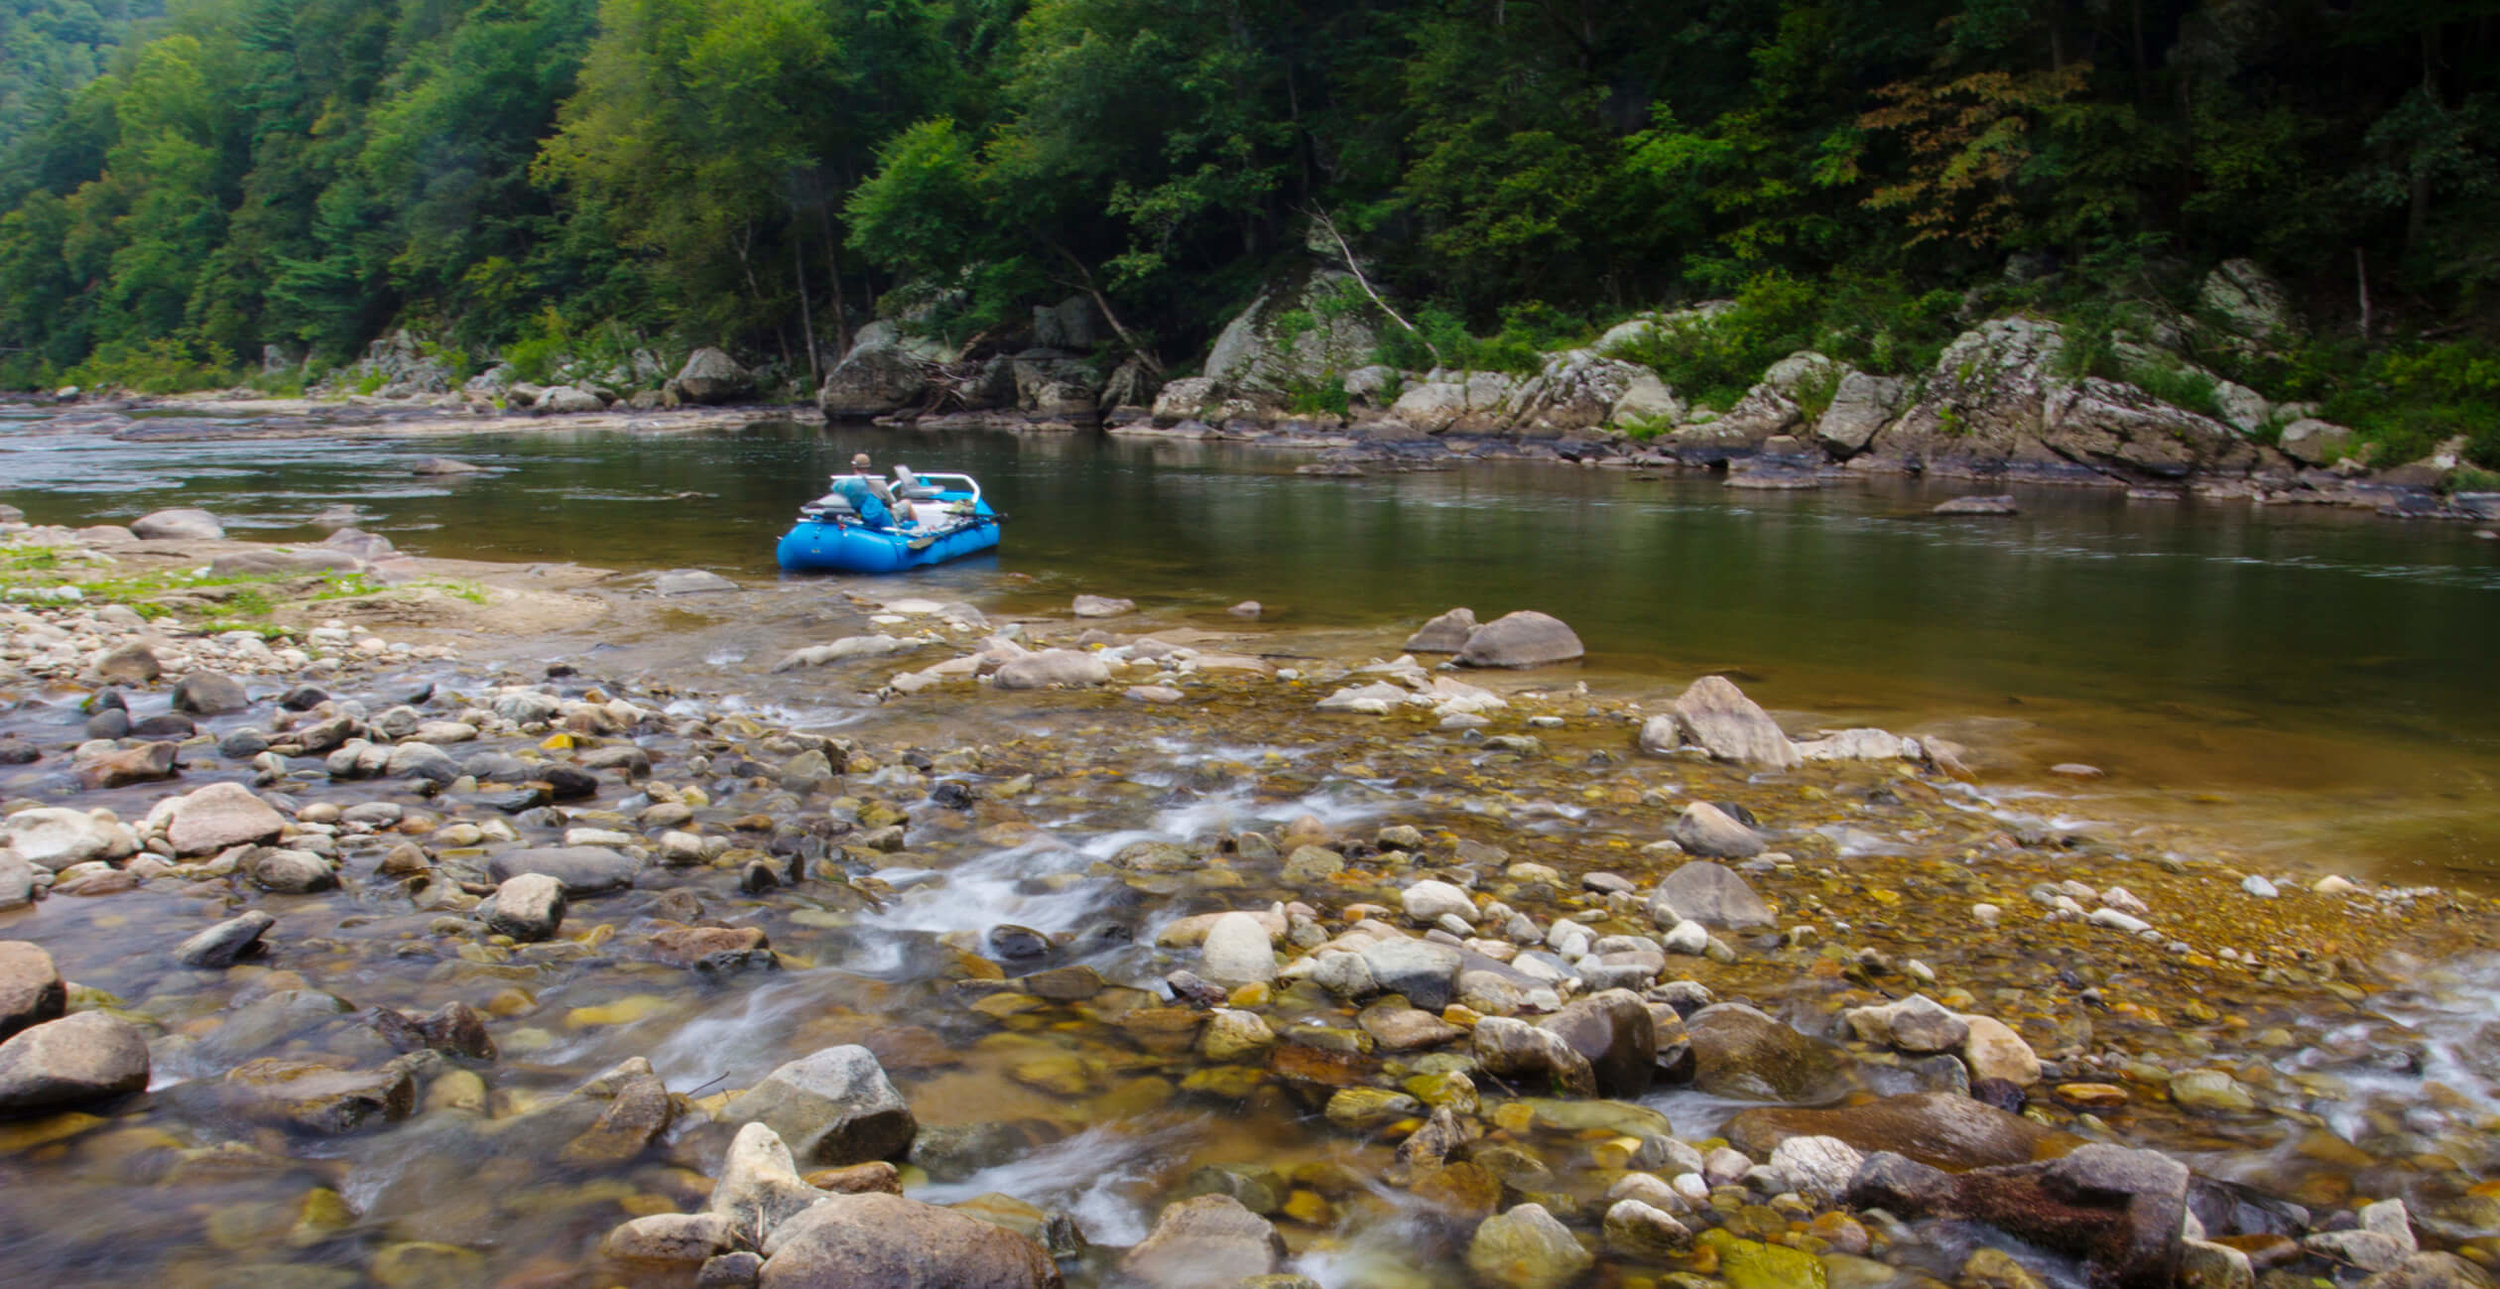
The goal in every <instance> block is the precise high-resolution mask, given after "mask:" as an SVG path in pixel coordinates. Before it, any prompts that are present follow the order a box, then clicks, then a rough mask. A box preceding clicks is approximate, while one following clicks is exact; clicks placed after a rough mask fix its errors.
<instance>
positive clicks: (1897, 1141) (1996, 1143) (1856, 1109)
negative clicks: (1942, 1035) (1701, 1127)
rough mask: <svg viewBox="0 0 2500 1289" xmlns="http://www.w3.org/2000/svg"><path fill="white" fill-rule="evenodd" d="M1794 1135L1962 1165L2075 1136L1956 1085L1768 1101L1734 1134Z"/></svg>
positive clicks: (1756, 1144) (1758, 1142)
mask: <svg viewBox="0 0 2500 1289" xmlns="http://www.w3.org/2000/svg"><path fill="white" fill-rule="evenodd" d="M1790 1137H1837V1138H1839V1139H1840V1140H1842V1141H1845V1142H1847V1143H1849V1144H1850V1145H1851V1146H1854V1147H1856V1148H1857V1149H1859V1150H1861V1151H1864V1152H1865V1153H1867V1154H1870V1155H1871V1154H1874V1153H1876V1152H1878V1151H1890V1152H1892V1153H1893V1154H1896V1155H1901V1156H1904V1157H1906V1158H1909V1159H1914V1160H1917V1161H1918V1162H1920V1163H1922V1164H1929V1165H1932V1166H1934V1167H1937V1168H1944V1169H1951V1170H1956V1171H1958V1170H1963V1169H1970V1168H1988V1167H1999V1166H2005V1165H2011V1164H2028V1163H2030V1162H2031V1161H2032V1160H2034V1159H2036V1158H2039V1157H2040V1156H2041V1155H2043V1154H2047V1153H2051V1152H2053V1151H2055V1150H2056V1149H2057V1148H2058V1147H2059V1146H2060V1145H2064V1144H2072V1143H2073V1142H2074V1140H2075V1138H2073V1137H2072V1136H2071V1135H2069V1134H2066V1133H2062V1132H2058V1131H2056V1130H2055V1129H2052V1128H2046V1127H2042V1126H2041V1125H2039V1124H2037V1123H2034V1122H2032V1121H2031V1120H2029V1119H2026V1118H2023V1117H2022V1116H2021V1115H2017V1114H2008V1113H2006V1112H2005V1111H2003V1110H1999V1109H1997V1108H1996V1107H1995V1106H1991V1105H1987V1104H1984V1103H1982V1102H1979V1101H1974V1100H1972V1099H1971V1098H1969V1097H1966V1096H1961V1095H1959V1094H1956V1093H1951V1092H1916V1093H1911V1094H1909V1095H1907V1096H1897V1097H1885V1098H1883V1099H1881V1100H1877V1101H1869V1102H1867V1103H1865V1104H1864V1105H1854V1106H1836V1107H1833V1108H1830V1109H1824V1110H1811V1109H1804V1108H1801V1107H1795V1106H1777V1107H1765V1108H1763V1109H1758V1110H1747V1111H1745V1112H1743V1113H1742V1114H1739V1115H1737V1116H1736V1117H1735V1118H1734V1119H1731V1120H1729V1121H1728V1125H1727V1139H1728V1141H1729V1142H1730V1143H1731V1144H1733V1145H1734V1146H1735V1147H1736V1148H1737V1149H1739V1150H1743V1151H1747V1152H1751V1153H1764V1154H1767V1153H1768V1152H1770V1151H1772V1150H1774V1149H1777V1148H1778V1146H1779V1144H1780V1143H1781V1142H1783V1141H1786V1140H1787V1139H1788V1138H1790Z"/></svg>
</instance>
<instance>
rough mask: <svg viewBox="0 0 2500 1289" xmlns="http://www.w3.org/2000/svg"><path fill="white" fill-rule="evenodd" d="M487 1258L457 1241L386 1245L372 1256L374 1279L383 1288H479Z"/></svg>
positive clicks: (483, 1277) (483, 1276)
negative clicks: (452, 1242)
mask: <svg viewBox="0 0 2500 1289" xmlns="http://www.w3.org/2000/svg"><path fill="white" fill-rule="evenodd" d="M485 1270H486V1259H485V1258H483V1257H480V1256H478V1255H477V1254H475V1253H472V1252H470V1251H469V1250H467V1249H464V1248H461V1247H460V1246H458V1245H456V1244H427V1243H410V1244H386V1245H383V1246H382V1250H381V1252H379V1253H376V1254H374V1255H373V1269H372V1274H373V1280H374V1283H376V1284H378V1285H381V1286H382V1289H476V1286H477V1285H479V1284H481V1283H483V1281H484V1279H485Z"/></svg>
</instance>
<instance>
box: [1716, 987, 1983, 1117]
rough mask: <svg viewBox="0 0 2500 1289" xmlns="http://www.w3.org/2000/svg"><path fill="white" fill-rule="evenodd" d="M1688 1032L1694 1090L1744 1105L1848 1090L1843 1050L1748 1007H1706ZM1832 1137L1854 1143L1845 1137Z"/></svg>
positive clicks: (1813, 1098) (1814, 1098)
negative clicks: (1751, 1102)
mask: <svg viewBox="0 0 2500 1289" xmlns="http://www.w3.org/2000/svg"><path fill="white" fill-rule="evenodd" d="M1684 1032H1685V1035H1686V1036H1687V1037H1688V1038H1689V1039H1690V1040H1691V1042H1692V1045H1693V1063H1694V1064H1693V1086H1694V1087H1696V1088H1699V1089H1700V1090H1702V1091H1704V1092H1708V1093H1711V1094H1713V1095H1716V1096H1723V1097H1732V1098H1735V1099H1737V1100H1741V1101H1778V1102H1788V1103H1800V1102H1802V1103H1813V1102H1819V1101H1830V1100H1833V1099H1835V1098H1837V1097H1839V1096H1840V1095H1841V1094H1842V1093H1843V1092H1845V1091H1847V1090H1848V1087H1849V1077H1848V1067H1847V1066H1846V1065H1845V1064H1844V1057H1843V1056H1842V1054H1841V1052H1840V1051H1839V1049H1837V1048H1835V1047H1833V1046H1832V1045H1831V1044H1829V1043H1826V1042H1824V1041H1822V1040H1821V1039H1816V1038H1809V1037H1807V1036H1806V1035H1804V1034H1800V1033H1798V1032H1797V1031H1796V1030H1793V1029H1790V1028H1789V1027H1788V1026H1786V1025H1784V1024H1782V1023H1780V1022H1779V1021H1778V1020H1777V1019H1775V1018H1773V1017H1771V1016H1768V1015H1765V1014H1763V1013H1762V1012H1760V1011H1757V1010H1755V1009H1754V1008H1751V1007H1747V1006H1745V1005H1744V1004H1742V1003H1714V1004H1712V1005H1711V1006H1708V1007H1704V1008H1702V1009H1701V1010H1700V1011H1697V1012H1694V1013H1693V1014H1692V1015H1690V1016H1688V1017H1685V1019H1684ZM1972 1104H1974V1105H1976V1104H1978V1103H1977V1102H1973V1103H1972ZM1982 1108H1983V1109H1984V1108H1985V1107H1982ZM1748 1113H1750V1112H1748ZM1828 1135H1830V1136H1835V1137H1840V1138H1841V1139H1842V1140H1844V1141H1846V1140H1849V1138H1848V1137H1847V1136H1846V1135H1845V1134H1843V1133H1838V1132H1833V1133H1829V1134H1828ZM1772 1144H1776V1143H1775V1142H1774V1143H1768V1144H1765V1145H1764V1147H1763V1149H1764V1150H1768V1149H1770V1146H1771V1145H1772ZM1851 1144H1852V1145H1855V1144H1856V1143H1855V1142H1854V1141H1853V1142H1851Z"/></svg>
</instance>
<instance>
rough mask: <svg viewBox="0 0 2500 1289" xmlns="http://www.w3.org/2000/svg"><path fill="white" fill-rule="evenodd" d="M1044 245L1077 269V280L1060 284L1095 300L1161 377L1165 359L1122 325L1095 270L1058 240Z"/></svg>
mask: <svg viewBox="0 0 2500 1289" xmlns="http://www.w3.org/2000/svg"><path fill="white" fill-rule="evenodd" d="M1044 245H1046V246H1048V247H1050V249H1052V250H1054V251H1057V252H1059V257H1060V258H1061V259H1064V260H1066V261H1067V262H1068V264H1069V266H1070V267H1071V268H1074V269H1075V270H1076V275H1077V280H1076V281H1074V282H1068V281H1065V280H1062V281H1061V283H1060V284H1061V285H1062V286H1070V287H1074V288H1076V289H1077V290H1080V291H1083V292H1084V293H1085V294H1086V295H1087V296H1088V297H1090V298H1091V299H1092V300H1093V302H1094V307H1095V308H1097V309H1100V310H1102V318H1103V321H1105V322H1108V323H1110V324H1111V330H1112V331H1113V332H1114V333H1115V334H1117V335H1118V336H1119V337H1120V343H1121V344H1123V345H1125V346H1127V347H1128V351H1129V353H1130V354H1131V355H1132V356H1134V357H1135V358H1136V359H1137V361H1139V362H1142V363H1144V364H1146V370H1148V371H1150V372H1153V373H1154V374H1155V376H1156V377H1157V378H1160V377H1161V376H1162V375H1163V360H1162V359H1160V358H1157V357H1155V356H1154V355H1153V354H1152V353H1149V352H1147V350H1146V349H1145V348H1144V347H1142V346H1140V345H1139V344H1138V343H1137V338H1136V337H1135V336H1132V335H1130V334H1129V331H1128V328H1126V327H1123V326H1121V325H1120V315H1118V314H1116V313H1113V312H1112V311H1111V302H1110V301H1109V300H1106V299H1104V298H1103V295H1102V291H1101V290H1100V289H1099V288H1097V287H1096V286H1095V285H1094V274H1093V271H1092V270H1090V269H1088V268H1086V267H1085V261H1083V260H1080V259H1078V258H1077V257H1076V255H1075V253H1074V252H1072V251H1070V250H1069V249H1068V248H1067V247H1064V246H1061V245H1060V244H1058V243H1057V242H1046V243H1044Z"/></svg>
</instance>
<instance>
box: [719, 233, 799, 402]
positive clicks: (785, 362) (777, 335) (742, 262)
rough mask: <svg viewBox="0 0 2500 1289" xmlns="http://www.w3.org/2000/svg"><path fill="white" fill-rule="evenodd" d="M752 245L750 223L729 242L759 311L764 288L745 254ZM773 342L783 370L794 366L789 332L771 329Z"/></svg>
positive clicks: (780, 328) (761, 306)
mask: <svg viewBox="0 0 2500 1289" xmlns="http://www.w3.org/2000/svg"><path fill="white" fill-rule="evenodd" d="M754 243H755V225H754V224H751V223H750V224H748V225H746V226H745V227H743V228H740V229H739V230H738V240H736V241H734V242H731V243H730V245H731V246H732V247H734V248H736V250H737V252H738V271H739V272H741V273H744V274H746V279H747V292H748V294H750V295H753V296H754V297H755V307H756V308H758V309H761V308H763V307H764V287H763V284H762V283H760V282H757V281H756V280H755V261H754V260H753V259H752V258H750V257H749V256H748V254H747V252H748V251H749V250H750V249H752V248H753V246H754ZM773 341H774V343H776V344H778V345H780V346H781V365H782V366H783V367H784V368H790V367H792V366H794V364H793V363H792V362H791V361H790V332H789V330H788V329H787V328H784V327H780V326H775V327H774V328H773Z"/></svg>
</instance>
